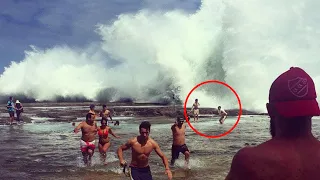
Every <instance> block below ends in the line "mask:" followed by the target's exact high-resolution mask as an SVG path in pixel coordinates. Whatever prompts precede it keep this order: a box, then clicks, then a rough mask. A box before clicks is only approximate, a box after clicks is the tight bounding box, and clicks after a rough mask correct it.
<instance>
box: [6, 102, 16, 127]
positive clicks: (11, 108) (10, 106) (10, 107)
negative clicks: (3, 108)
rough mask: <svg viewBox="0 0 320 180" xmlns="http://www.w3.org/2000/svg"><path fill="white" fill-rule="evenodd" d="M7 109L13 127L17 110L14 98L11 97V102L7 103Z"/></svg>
mask: <svg viewBox="0 0 320 180" xmlns="http://www.w3.org/2000/svg"><path fill="white" fill-rule="evenodd" d="M7 109H8V113H9V116H10V125H11V124H12V123H13V120H14V110H15V107H14V103H13V98H12V96H10V97H9V101H8V102H7Z"/></svg>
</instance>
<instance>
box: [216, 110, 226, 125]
mask: <svg viewBox="0 0 320 180" xmlns="http://www.w3.org/2000/svg"><path fill="white" fill-rule="evenodd" d="M218 114H219V116H220V119H219V122H220V124H223V123H224V121H225V120H226V118H227V115H228V113H227V112H226V111H225V110H224V109H221V106H218Z"/></svg>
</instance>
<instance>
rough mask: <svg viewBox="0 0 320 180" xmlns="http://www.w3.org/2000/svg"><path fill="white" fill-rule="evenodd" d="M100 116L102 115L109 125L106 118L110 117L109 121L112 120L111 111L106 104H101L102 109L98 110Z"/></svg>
mask: <svg viewBox="0 0 320 180" xmlns="http://www.w3.org/2000/svg"><path fill="white" fill-rule="evenodd" d="M99 114H100V117H102V119H105V120H106V121H107V125H108V126H109V122H108V121H109V120H108V118H110V120H111V122H112V117H111V112H110V111H109V110H108V109H107V105H105V104H104V105H102V110H101V111H100V113H99Z"/></svg>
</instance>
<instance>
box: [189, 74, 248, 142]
mask: <svg viewBox="0 0 320 180" xmlns="http://www.w3.org/2000/svg"><path fill="white" fill-rule="evenodd" d="M208 83H218V84H222V85H224V86H226V87H228V88H229V89H230V90H231V91H232V92H233V93H234V94H235V95H236V97H237V99H238V104H239V110H240V111H239V114H238V119H237V122H236V123H235V124H234V125H233V127H232V128H231V129H229V131H227V132H225V133H223V134H220V135H216V136H209V135H206V134H203V133H201V132H199V131H198V130H196V129H195V128H194V127H193V126H192V125H191V123H190V121H189V119H188V115H187V102H188V99H189V96H190V95H191V94H192V92H193V91H194V90H195V89H197V88H198V87H199V86H202V85H204V84H208ZM183 114H184V117H185V119H186V121H187V122H188V124H189V126H190V127H191V129H192V130H193V131H194V132H196V133H197V134H198V135H200V136H203V137H207V138H220V137H223V136H226V135H228V134H229V133H231V131H233V130H234V129H235V128H236V127H237V125H238V123H239V121H240V117H241V115H242V105H241V101H240V98H239V96H238V94H237V92H236V91H235V90H234V89H233V88H232V87H231V86H229V85H228V84H227V83H224V82H221V81H218V80H207V81H203V82H201V83H199V84H198V85H196V86H195V87H194V88H193V89H192V90H191V91H190V92H189V94H188V96H187V98H186V100H185V102H184V112H183Z"/></svg>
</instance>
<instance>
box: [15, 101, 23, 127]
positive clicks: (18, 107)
mask: <svg viewBox="0 0 320 180" xmlns="http://www.w3.org/2000/svg"><path fill="white" fill-rule="evenodd" d="M15 106H16V108H15V109H16V114H17V121H18V122H20V121H23V120H22V119H21V113H22V112H23V106H22V103H21V102H20V101H19V100H16V105H15Z"/></svg>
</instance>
